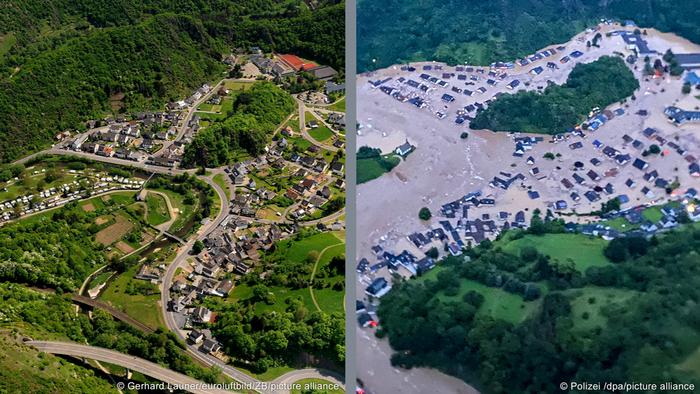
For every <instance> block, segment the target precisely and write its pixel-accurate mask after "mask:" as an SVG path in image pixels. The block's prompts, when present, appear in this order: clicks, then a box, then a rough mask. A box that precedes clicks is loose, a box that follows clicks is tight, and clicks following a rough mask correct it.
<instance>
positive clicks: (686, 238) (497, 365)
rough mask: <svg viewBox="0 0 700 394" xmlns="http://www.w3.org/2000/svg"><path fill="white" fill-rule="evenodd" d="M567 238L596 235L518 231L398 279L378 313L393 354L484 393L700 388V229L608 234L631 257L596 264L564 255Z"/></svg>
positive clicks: (397, 361)
mask: <svg viewBox="0 0 700 394" xmlns="http://www.w3.org/2000/svg"><path fill="white" fill-rule="evenodd" d="M552 230H553V229H552ZM559 231H563V230H559ZM563 236H567V237H571V238H572V239H571V240H570V241H571V242H572V244H573V245H577V244H584V243H586V242H587V241H588V237H586V236H583V235H577V234H540V235H535V234H530V235H524V234H523V233H522V232H520V231H519V230H518V231H516V232H510V233H507V234H506V235H505V236H504V237H503V238H502V239H500V240H498V241H495V242H493V243H491V242H484V243H482V244H481V245H479V246H478V247H476V248H473V249H471V250H469V252H468V255H469V256H470V257H471V260H470V261H468V262H465V261H464V260H463V259H462V258H461V257H457V258H449V259H447V260H445V262H444V263H443V264H442V266H440V267H438V268H436V269H435V270H434V271H432V272H430V273H428V274H426V275H425V276H424V277H423V278H419V279H416V280H411V281H408V282H405V283H401V284H398V285H395V286H394V288H393V289H392V290H391V292H390V293H389V294H387V295H386V296H385V297H384V298H382V302H381V304H380V306H379V310H378V314H379V317H380V318H381V324H382V328H381V331H380V333H382V334H386V335H387V336H388V337H389V341H390V343H391V345H392V347H393V348H394V350H395V351H396V353H395V354H394V355H393V356H392V359H391V360H392V363H393V364H394V365H400V366H403V367H408V368H410V367H413V366H430V367H434V368H439V369H441V370H443V371H446V372H448V373H450V374H453V375H455V376H458V377H460V378H462V379H464V380H465V381H467V382H470V383H471V384H473V385H475V386H476V387H478V388H479V391H480V392H483V393H545V392H546V393H550V392H557V391H559V382H571V381H577V382H584V381H586V382H598V381H600V382H616V383H619V382H630V381H635V382H645V383H652V382H662V381H673V382H675V383H694V384H695V387H697V384H698V382H699V381H700V373H699V372H698V369H697V363H698V356H699V355H700V321H699V320H698V316H699V315H698V313H699V312H700V310H699V307H698V300H700V290H699V289H700V279H698V278H700V277H699V276H698V270H700V266H699V265H698V263H699V262H700V257H699V255H698V251H699V250H700V230H698V229H697V228H696V227H693V226H692V225H688V226H686V227H685V228H682V229H679V230H676V231H673V232H672V233H668V234H664V235H662V236H659V237H658V238H656V237H653V238H651V239H650V240H647V239H645V238H633V237H631V238H621V239H618V240H615V241H613V242H610V243H607V244H606V243H605V242H603V246H602V249H603V252H604V256H609V255H612V253H613V252H614V251H615V253H617V251H618V250H620V249H621V250H622V253H621V254H620V255H621V256H622V258H621V259H620V261H618V262H616V263H612V262H610V261H609V260H607V259H606V258H605V257H603V256H599V257H598V258H597V259H598V262H597V264H596V265H595V266H590V265H589V266H588V267H587V268H585V267H586V265H585V264H582V263H583V258H580V257H577V256H571V257H569V255H570V253H563V256H565V258H561V257H556V256H557V255H559V256H561V255H562V253H561V251H560V250H557V248H561V247H562V245H560V244H561V243H562V242H560V240H559V239H560V238H561V237H563ZM524 237H530V238H529V239H527V242H525V243H520V244H519V245H520V246H518V247H511V246H512V245H513V244H514V243H516V242H518V241H517V240H518V239H523V240H524ZM549 237H555V241H554V242H549V241H548V238H549ZM574 237H580V240H579V241H577V240H576V239H575V238H574ZM550 241H551V240H550ZM566 250H569V251H570V250H571V247H570V248H569V249H566ZM598 254H599V253H598ZM586 258H588V256H587V257H586ZM435 274H436V275H435ZM670 391H675V390H669V392H670ZM691 391H692V390H691ZM649 392H659V391H657V390H650V391H649Z"/></svg>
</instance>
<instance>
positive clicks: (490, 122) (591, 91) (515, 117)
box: [469, 56, 639, 134]
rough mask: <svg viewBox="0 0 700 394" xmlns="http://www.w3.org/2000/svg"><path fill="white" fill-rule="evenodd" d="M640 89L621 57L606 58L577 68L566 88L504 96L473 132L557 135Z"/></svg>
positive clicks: (479, 118) (483, 113)
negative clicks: (519, 132) (595, 111)
mask: <svg viewBox="0 0 700 394" xmlns="http://www.w3.org/2000/svg"><path fill="white" fill-rule="evenodd" d="M638 88H639V81H637V79H636V78H635V77H634V75H633V74H632V71H630V70H629V69H628V68H627V66H626V65H625V63H624V61H623V60H622V59H620V58H618V57H610V56H604V57H601V58H600V59H598V60H596V61H595V62H593V63H587V64H578V65H576V67H574V69H573V70H572V71H571V74H569V78H568V80H567V81H566V83H565V84H564V85H561V86H559V85H550V86H548V87H547V88H546V89H544V92H542V93H539V92H535V91H520V92H518V93H516V94H513V95H503V96H500V97H499V98H498V99H497V100H495V101H494V102H493V103H491V105H489V107H488V108H486V109H485V110H484V111H481V112H480V113H479V114H478V115H477V116H476V117H475V118H474V120H473V121H472V122H471V124H470V125H469V126H470V127H471V128H472V129H477V130H478V129H490V130H494V131H525V132H531V133H546V134H557V133H562V132H565V131H566V130H567V129H570V128H572V127H574V126H575V125H577V124H578V123H580V122H581V121H583V120H585V118H586V116H587V115H588V113H589V112H590V111H591V110H592V109H593V108H594V107H598V108H605V107H606V106H608V105H610V104H612V103H615V102H618V101H621V100H624V99H627V98H628V97H630V96H631V95H632V93H633V92H634V91H635V90H636V89H638Z"/></svg>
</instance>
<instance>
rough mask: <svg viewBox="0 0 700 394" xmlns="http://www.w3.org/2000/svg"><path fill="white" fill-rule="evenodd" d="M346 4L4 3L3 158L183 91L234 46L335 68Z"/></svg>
mask: <svg viewBox="0 0 700 394" xmlns="http://www.w3.org/2000/svg"><path fill="white" fill-rule="evenodd" d="M343 9H344V4H343V3H342V2H341V3H339V4H326V3H324V5H323V6H322V7H321V8H319V9H317V10H314V11H311V10H309V8H308V7H307V6H306V5H305V4H304V2H303V1H301V0H287V1H284V2H276V1H272V0H245V1H233V0H217V1H213V2H207V1H198V0H176V1H165V0H148V1H144V2H139V1H131V0H113V1H100V2H98V3H96V2H94V1H87V0H78V1H68V0H58V1H48V0H24V1H15V2H12V3H11V4H7V5H3V6H2V7H0V162H7V161H11V160H13V159H16V158H18V157H19V156H21V155H23V154H26V153H28V152H31V151H35V150H39V149H40V148H44V147H46V146H47V145H48V144H49V143H50V141H51V139H52V137H53V135H54V134H55V133H56V132H58V131H62V130H65V129H67V128H77V127H80V125H81V123H82V121H84V120H87V119H89V118H93V117H97V116H100V115H104V114H106V113H109V112H110V111H133V110H139V109H143V108H161V105H162V104H163V103H164V102H165V101H167V100H169V99H172V98H176V97H177V98H182V97H183V96H184V94H185V93H187V92H189V91H190V90H191V89H193V88H195V87H196V86H198V85H199V84H201V83H203V82H206V81H210V80H213V79H214V78H215V76H216V75H219V72H221V71H223V65H222V64H221V63H220V60H221V56H222V55H223V54H225V53H228V52H229V51H231V49H232V48H234V47H240V48H247V47H249V46H260V47H262V48H263V49H264V50H266V51H272V50H274V51H278V52H292V53H296V54H299V55H301V56H304V57H306V58H311V59H314V60H315V61H317V62H319V63H324V64H329V65H331V66H333V67H335V68H336V69H339V70H341V71H342V68H343V58H344V23H343V21H344V12H343ZM110 98H112V101H111V102H110ZM110 104H111V105H110Z"/></svg>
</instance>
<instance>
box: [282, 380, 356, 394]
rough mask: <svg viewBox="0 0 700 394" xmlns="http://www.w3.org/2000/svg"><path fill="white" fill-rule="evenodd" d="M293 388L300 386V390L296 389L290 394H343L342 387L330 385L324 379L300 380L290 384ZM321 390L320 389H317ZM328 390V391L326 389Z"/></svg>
mask: <svg viewBox="0 0 700 394" xmlns="http://www.w3.org/2000/svg"><path fill="white" fill-rule="evenodd" d="M292 384H293V385H294V386H295V387H296V386H297V385H300V386H301V389H300V390H297V389H296V388H294V389H292V390H291V394H302V393H308V392H313V393H323V394H343V393H345V390H343V389H342V387H340V386H337V385H336V384H335V383H331V382H329V381H327V380H324V379H301V380H297V381H296V382H294V383H292ZM319 388H322V389H319ZM326 388H328V389H326Z"/></svg>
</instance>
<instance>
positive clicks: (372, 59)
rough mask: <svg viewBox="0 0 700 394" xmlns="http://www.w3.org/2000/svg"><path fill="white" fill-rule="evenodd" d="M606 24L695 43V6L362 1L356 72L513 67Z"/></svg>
mask: <svg viewBox="0 0 700 394" xmlns="http://www.w3.org/2000/svg"><path fill="white" fill-rule="evenodd" d="M606 17H610V18H618V19H621V20H624V19H632V20H634V21H635V22H636V23H637V24H638V25H640V26H644V27H656V28H658V29H660V30H662V31H672V32H675V33H678V34H680V35H681V36H684V37H686V38H688V39H690V40H692V41H695V42H700V25H699V24H698V23H697V22H696V21H697V18H698V10H697V4H696V3H695V2H692V1H675V0H610V1H604V2H600V1H560V0H538V1H527V0H526V1H523V0H503V1H497V2H493V1H481V0H467V1H463V0H449V1H417V2H405V1H401V0H379V1H377V0H360V1H358V6H357V20H358V21H359V23H358V26H357V35H358V40H357V42H358V48H357V54H358V66H357V68H358V71H359V72H364V71H368V70H373V69H377V68H383V67H387V66H390V65H392V64H396V63H401V62H406V61H417V60H438V61H444V62H448V63H452V64H456V63H464V62H467V63H470V64H476V65H488V64H489V63H491V62H494V61H512V60H514V59H516V58H519V57H523V56H525V55H528V54H531V53H533V52H534V51H536V50H538V49H540V48H542V47H544V46H547V45H551V44H555V43H561V42H565V41H567V40H569V39H570V38H571V37H572V36H573V35H575V34H576V33H578V32H579V31H581V30H583V28H585V27H586V26H587V25H590V24H593V23H595V22H597V21H598V20H599V19H600V18H606ZM389 21H391V22H389Z"/></svg>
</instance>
